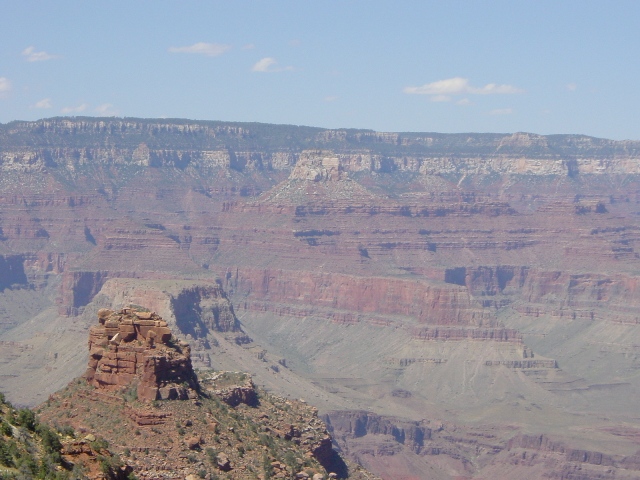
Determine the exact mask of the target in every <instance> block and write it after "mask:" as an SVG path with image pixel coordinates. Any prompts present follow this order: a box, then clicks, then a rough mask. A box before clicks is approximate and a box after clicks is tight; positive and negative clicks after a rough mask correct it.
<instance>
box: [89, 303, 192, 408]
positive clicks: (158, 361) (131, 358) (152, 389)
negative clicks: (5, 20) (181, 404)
mask: <svg viewBox="0 0 640 480" xmlns="http://www.w3.org/2000/svg"><path fill="white" fill-rule="evenodd" d="M98 319H99V322H100V323H99V325H94V326H93V327H91V329H90V330H89V355H90V357H89V366H88V368H87V372H86V374H85V378H86V379H87V381H88V382H89V383H90V384H91V385H93V386H95V387H96V388H98V389H103V390H126V389H128V388H135V390H136V395H137V398H138V400H141V401H151V400H157V399H186V398H189V397H192V396H196V395H197V393H196V392H197V390H198V389H199V386H198V381H197V378H196V376H195V374H194V372H193V369H192V367H191V351H190V348H189V346H188V345H186V344H179V345H174V344H173V343H172V342H171V330H170V329H169V328H168V326H167V323H166V322H165V321H164V320H162V318H161V317H159V316H158V315H156V314H155V313H153V312H144V311H138V310H135V309H131V308H124V309H122V310H120V311H119V312H114V311H112V310H108V309H102V310H100V311H99V312H98Z"/></svg>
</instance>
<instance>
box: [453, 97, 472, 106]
mask: <svg viewBox="0 0 640 480" xmlns="http://www.w3.org/2000/svg"><path fill="white" fill-rule="evenodd" d="M456 105H471V100H469V99H468V98H461V99H460V100H458V101H457V102H456Z"/></svg>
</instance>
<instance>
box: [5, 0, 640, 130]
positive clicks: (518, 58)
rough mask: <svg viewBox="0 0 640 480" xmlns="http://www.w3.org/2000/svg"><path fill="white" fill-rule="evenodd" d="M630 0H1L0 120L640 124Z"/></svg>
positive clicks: (639, 38) (637, 41)
mask: <svg viewBox="0 0 640 480" xmlns="http://www.w3.org/2000/svg"><path fill="white" fill-rule="evenodd" d="M638 25H640V1H637V0H613V1H612V0H606V1H605V0H603V1H590V0H551V1H549V0H530V1H520V0H509V1H499V0H495V1H492V0H486V1H480V0H477V1H476V0H467V1H457V0H441V1H429V0H406V1H403V0H388V1H383V0H342V1H340V0H334V1H330V0H324V1H321V0H269V1H267V0H262V1H260V0H226V1H216V0H209V1H204V0H202V1H195V0H194V1H189V0H184V1H178V0H174V1H164V0H153V1H151V0H147V1H144V0H139V1H136V0H127V1H119V0H109V1H88V0H85V1H79V0H75V1H71V0H56V1H45V0H41V1H30V0H0V123H7V122H10V121H13V120H36V119H39V118H47V117H54V116H101V117H105V116H117V117H144V118H157V117H162V118H188V119H197V120H223V121H238V122H264V123H280V124H292V125H308V126H316V127H324V128H366V129H373V130H378V131H389V132H443V133H449V132H496V133H510V132H532V133H539V134H564V133H575V134H586V135H591V136H595V137H603V138H611V139H617V140H622V139H631V140H640V88H639V86H640V85H639V81H638V80H639V79H640V54H639V53H638V52H640V28H639V27H638Z"/></svg>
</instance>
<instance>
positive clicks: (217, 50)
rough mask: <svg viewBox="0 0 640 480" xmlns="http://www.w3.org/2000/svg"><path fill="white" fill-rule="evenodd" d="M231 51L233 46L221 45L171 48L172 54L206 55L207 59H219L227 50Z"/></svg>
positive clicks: (210, 44) (200, 44)
mask: <svg viewBox="0 0 640 480" xmlns="http://www.w3.org/2000/svg"><path fill="white" fill-rule="evenodd" d="M230 49H231V45H224V44H221V43H205V42H198V43H194V44H193V45H189V46H187V47H169V52H171V53H197V54H199V55H205V56H207V57H217V56H218V55H222V54H223V53H225V52H226V51H227V50H230Z"/></svg>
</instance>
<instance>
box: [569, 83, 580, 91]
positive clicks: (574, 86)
mask: <svg viewBox="0 0 640 480" xmlns="http://www.w3.org/2000/svg"><path fill="white" fill-rule="evenodd" d="M577 89H578V84H577V83H567V90H569V91H570V92H575V91H576V90H577Z"/></svg>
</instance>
